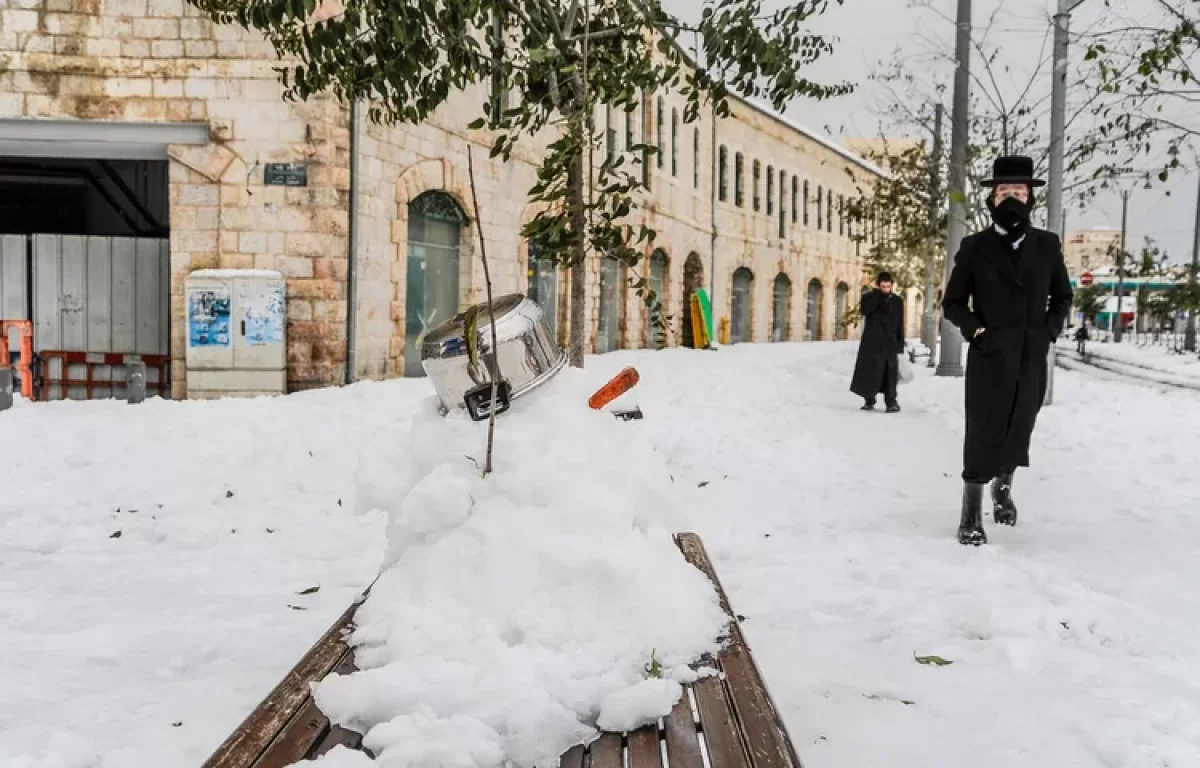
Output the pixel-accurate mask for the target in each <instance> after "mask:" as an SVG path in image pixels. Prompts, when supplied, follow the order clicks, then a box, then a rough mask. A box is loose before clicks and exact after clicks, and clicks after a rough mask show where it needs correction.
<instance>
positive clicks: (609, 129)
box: [604, 104, 617, 161]
mask: <svg viewBox="0 0 1200 768" xmlns="http://www.w3.org/2000/svg"><path fill="white" fill-rule="evenodd" d="M604 154H605V156H606V157H607V158H608V159H609V161H611V160H612V159H613V158H615V157H616V156H617V113H616V110H614V109H613V107H612V105H611V104H609V105H607V106H605V107H604Z"/></svg>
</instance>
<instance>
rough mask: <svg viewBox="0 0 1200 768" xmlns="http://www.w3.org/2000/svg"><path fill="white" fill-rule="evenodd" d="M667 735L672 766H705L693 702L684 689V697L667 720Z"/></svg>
mask: <svg viewBox="0 0 1200 768" xmlns="http://www.w3.org/2000/svg"><path fill="white" fill-rule="evenodd" d="M665 726H666V735H667V763H668V764H670V766H671V768H704V758H703V757H701V756H700V737H699V736H698V735H697V732H696V718H695V716H694V715H693V714H692V704H691V700H690V698H689V697H688V693H687V689H684V691H683V696H682V698H680V699H679V701H678V702H677V703H676V704H675V707H674V709H672V710H671V714H670V715H667V719H666V722H665Z"/></svg>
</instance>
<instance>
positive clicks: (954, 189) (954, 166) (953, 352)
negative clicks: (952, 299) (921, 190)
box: [936, 0, 971, 376]
mask: <svg viewBox="0 0 1200 768" xmlns="http://www.w3.org/2000/svg"><path fill="white" fill-rule="evenodd" d="M957 26H958V34H957V36H956V40H955V44H954V63H955V69H954V108H953V112H951V117H950V124H951V128H950V221H949V222H948V225H947V227H946V280H947V281H949V279H950V272H951V271H952V270H953V269H954V258H955V256H957V255H958V249H959V246H961V245H962V240H963V237H964V236H966V233H967V139H968V134H967V131H968V123H967V110H968V109H969V108H970V95H971V0H958V20H957ZM962 343H963V339H962V334H961V333H959V331H958V328H956V327H955V326H954V323H951V322H950V321H949V320H947V319H946V316H945V314H944V313H943V314H942V350H941V354H940V355H939V356H938V367H937V372H936V373H937V375H938V376H962V375H963V364H962Z"/></svg>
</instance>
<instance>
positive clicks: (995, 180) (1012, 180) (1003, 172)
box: [981, 155, 1046, 187]
mask: <svg viewBox="0 0 1200 768" xmlns="http://www.w3.org/2000/svg"><path fill="white" fill-rule="evenodd" d="M981 183H982V184H983V186H985V187H998V186H1000V185H1001V184H1028V185H1029V186H1031V187H1041V186H1045V184H1046V182H1044V181H1042V180H1041V179H1037V178H1034V176H1033V159H1032V158H1029V157H1025V156H1023V155H1011V156H1008V157H998V158H996V162H994V163H992V178H990V179H984V180H983V181H982V182H981Z"/></svg>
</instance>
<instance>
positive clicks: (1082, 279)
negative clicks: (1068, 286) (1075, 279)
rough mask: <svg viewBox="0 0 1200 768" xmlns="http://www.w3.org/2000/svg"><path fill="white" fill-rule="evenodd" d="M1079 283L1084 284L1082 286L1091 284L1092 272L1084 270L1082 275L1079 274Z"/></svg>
mask: <svg viewBox="0 0 1200 768" xmlns="http://www.w3.org/2000/svg"><path fill="white" fill-rule="evenodd" d="M1079 284H1080V285H1084V286H1088V285H1091V284H1092V273H1091V272H1084V273H1083V274H1082V275H1080V276H1079Z"/></svg>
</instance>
